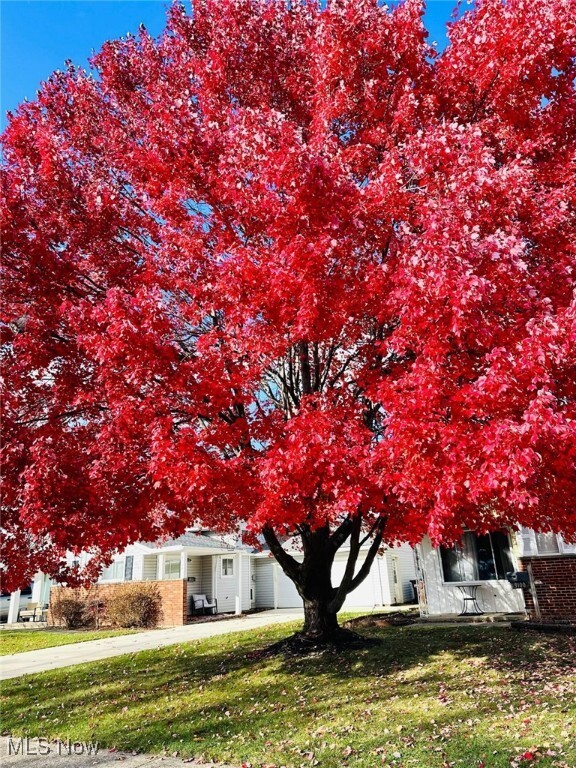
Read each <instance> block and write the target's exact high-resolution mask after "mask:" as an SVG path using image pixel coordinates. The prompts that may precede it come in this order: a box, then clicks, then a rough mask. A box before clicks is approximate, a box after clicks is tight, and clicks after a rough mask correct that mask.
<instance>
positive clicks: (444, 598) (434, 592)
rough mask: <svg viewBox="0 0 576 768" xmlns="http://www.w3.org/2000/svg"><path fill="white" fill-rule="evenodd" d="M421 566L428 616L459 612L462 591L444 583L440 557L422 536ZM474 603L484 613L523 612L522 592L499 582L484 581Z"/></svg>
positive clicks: (501, 581)
mask: <svg viewBox="0 0 576 768" xmlns="http://www.w3.org/2000/svg"><path fill="white" fill-rule="evenodd" d="M420 553H421V567H422V570H423V573H424V581H425V586H426V601H427V604H428V613H429V614H436V615H437V614H444V613H446V614H458V613H460V611H461V610H462V605H463V601H462V592H461V591H460V589H459V588H458V587H457V586H455V585H453V584H445V583H444V579H443V576H442V567H441V563H440V556H439V552H438V550H437V549H434V548H433V547H432V542H431V541H430V539H429V538H428V537H425V538H424V539H423V540H422V543H421V544H420ZM477 599H478V604H479V605H480V607H481V608H482V610H483V611H485V612H486V613H514V612H519V611H523V610H524V598H523V597H522V590H519V589H512V587H511V586H510V584H509V583H508V582H507V581H505V580H503V579H500V580H498V581H496V580H494V581H486V582H485V583H484V584H482V585H481V586H479V587H478V592H477Z"/></svg>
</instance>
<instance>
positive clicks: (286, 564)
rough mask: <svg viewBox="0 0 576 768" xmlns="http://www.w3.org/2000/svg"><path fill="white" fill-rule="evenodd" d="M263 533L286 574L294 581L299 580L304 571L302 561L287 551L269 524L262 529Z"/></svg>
mask: <svg viewBox="0 0 576 768" xmlns="http://www.w3.org/2000/svg"><path fill="white" fill-rule="evenodd" d="M262 535H263V536H264V541H265V542H266V544H268V547H269V549H270V552H272V554H273V555H274V557H275V558H276V560H277V561H278V562H279V563H280V567H281V568H282V570H283V571H284V573H285V574H286V576H288V578H290V579H292V581H294V582H298V581H299V579H300V574H301V571H302V565H301V563H299V562H298V561H297V560H295V559H294V558H293V557H292V555H289V554H288V552H286V550H285V549H284V547H283V546H282V544H281V543H280V541H279V540H278V537H277V536H276V533H275V532H274V529H273V528H271V527H270V526H269V525H266V526H265V527H264V528H263V529H262Z"/></svg>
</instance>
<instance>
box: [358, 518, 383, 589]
mask: <svg viewBox="0 0 576 768" xmlns="http://www.w3.org/2000/svg"><path fill="white" fill-rule="evenodd" d="M387 520H388V518H387V517H381V518H380V520H379V521H378V525H377V528H376V532H375V534H374V539H373V541H372V544H371V545H370V549H369V550H368V554H367V555H366V559H365V560H364V562H363V563H362V566H361V568H360V570H359V571H358V573H357V574H356V576H355V577H354V578H353V579H352V582H351V584H350V589H349V592H353V591H354V590H355V589H356V588H357V587H359V586H360V584H362V582H363V581H364V579H365V578H366V576H368V574H369V573H370V568H371V567H372V563H373V562H374V558H375V557H376V555H377V554H378V550H379V549H380V545H381V544H382V537H383V536H384V529H385V528H386V522H387Z"/></svg>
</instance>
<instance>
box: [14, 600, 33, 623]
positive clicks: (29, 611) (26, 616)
mask: <svg viewBox="0 0 576 768" xmlns="http://www.w3.org/2000/svg"><path fill="white" fill-rule="evenodd" d="M37 608H38V603H28V605H27V606H26V608H25V609H24V610H23V611H20V612H19V613H18V621H26V620H28V621H35V620H36V609H37Z"/></svg>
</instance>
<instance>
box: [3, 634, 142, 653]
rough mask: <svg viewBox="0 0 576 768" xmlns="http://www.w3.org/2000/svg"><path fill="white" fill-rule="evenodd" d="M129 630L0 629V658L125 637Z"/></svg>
mask: <svg viewBox="0 0 576 768" xmlns="http://www.w3.org/2000/svg"><path fill="white" fill-rule="evenodd" d="M133 631H134V630H131V629H99V630H94V631H89V630H82V629H76V630H70V629H1V630H0V656H8V655H9V654H11V653H22V652H23V651H36V650H38V649H39V648H52V647H53V646H55V645H69V644H70V643H83V642H84V641H85V640H100V638H102V637H114V636H115V635H127V634H129V633H130V632H133Z"/></svg>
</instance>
